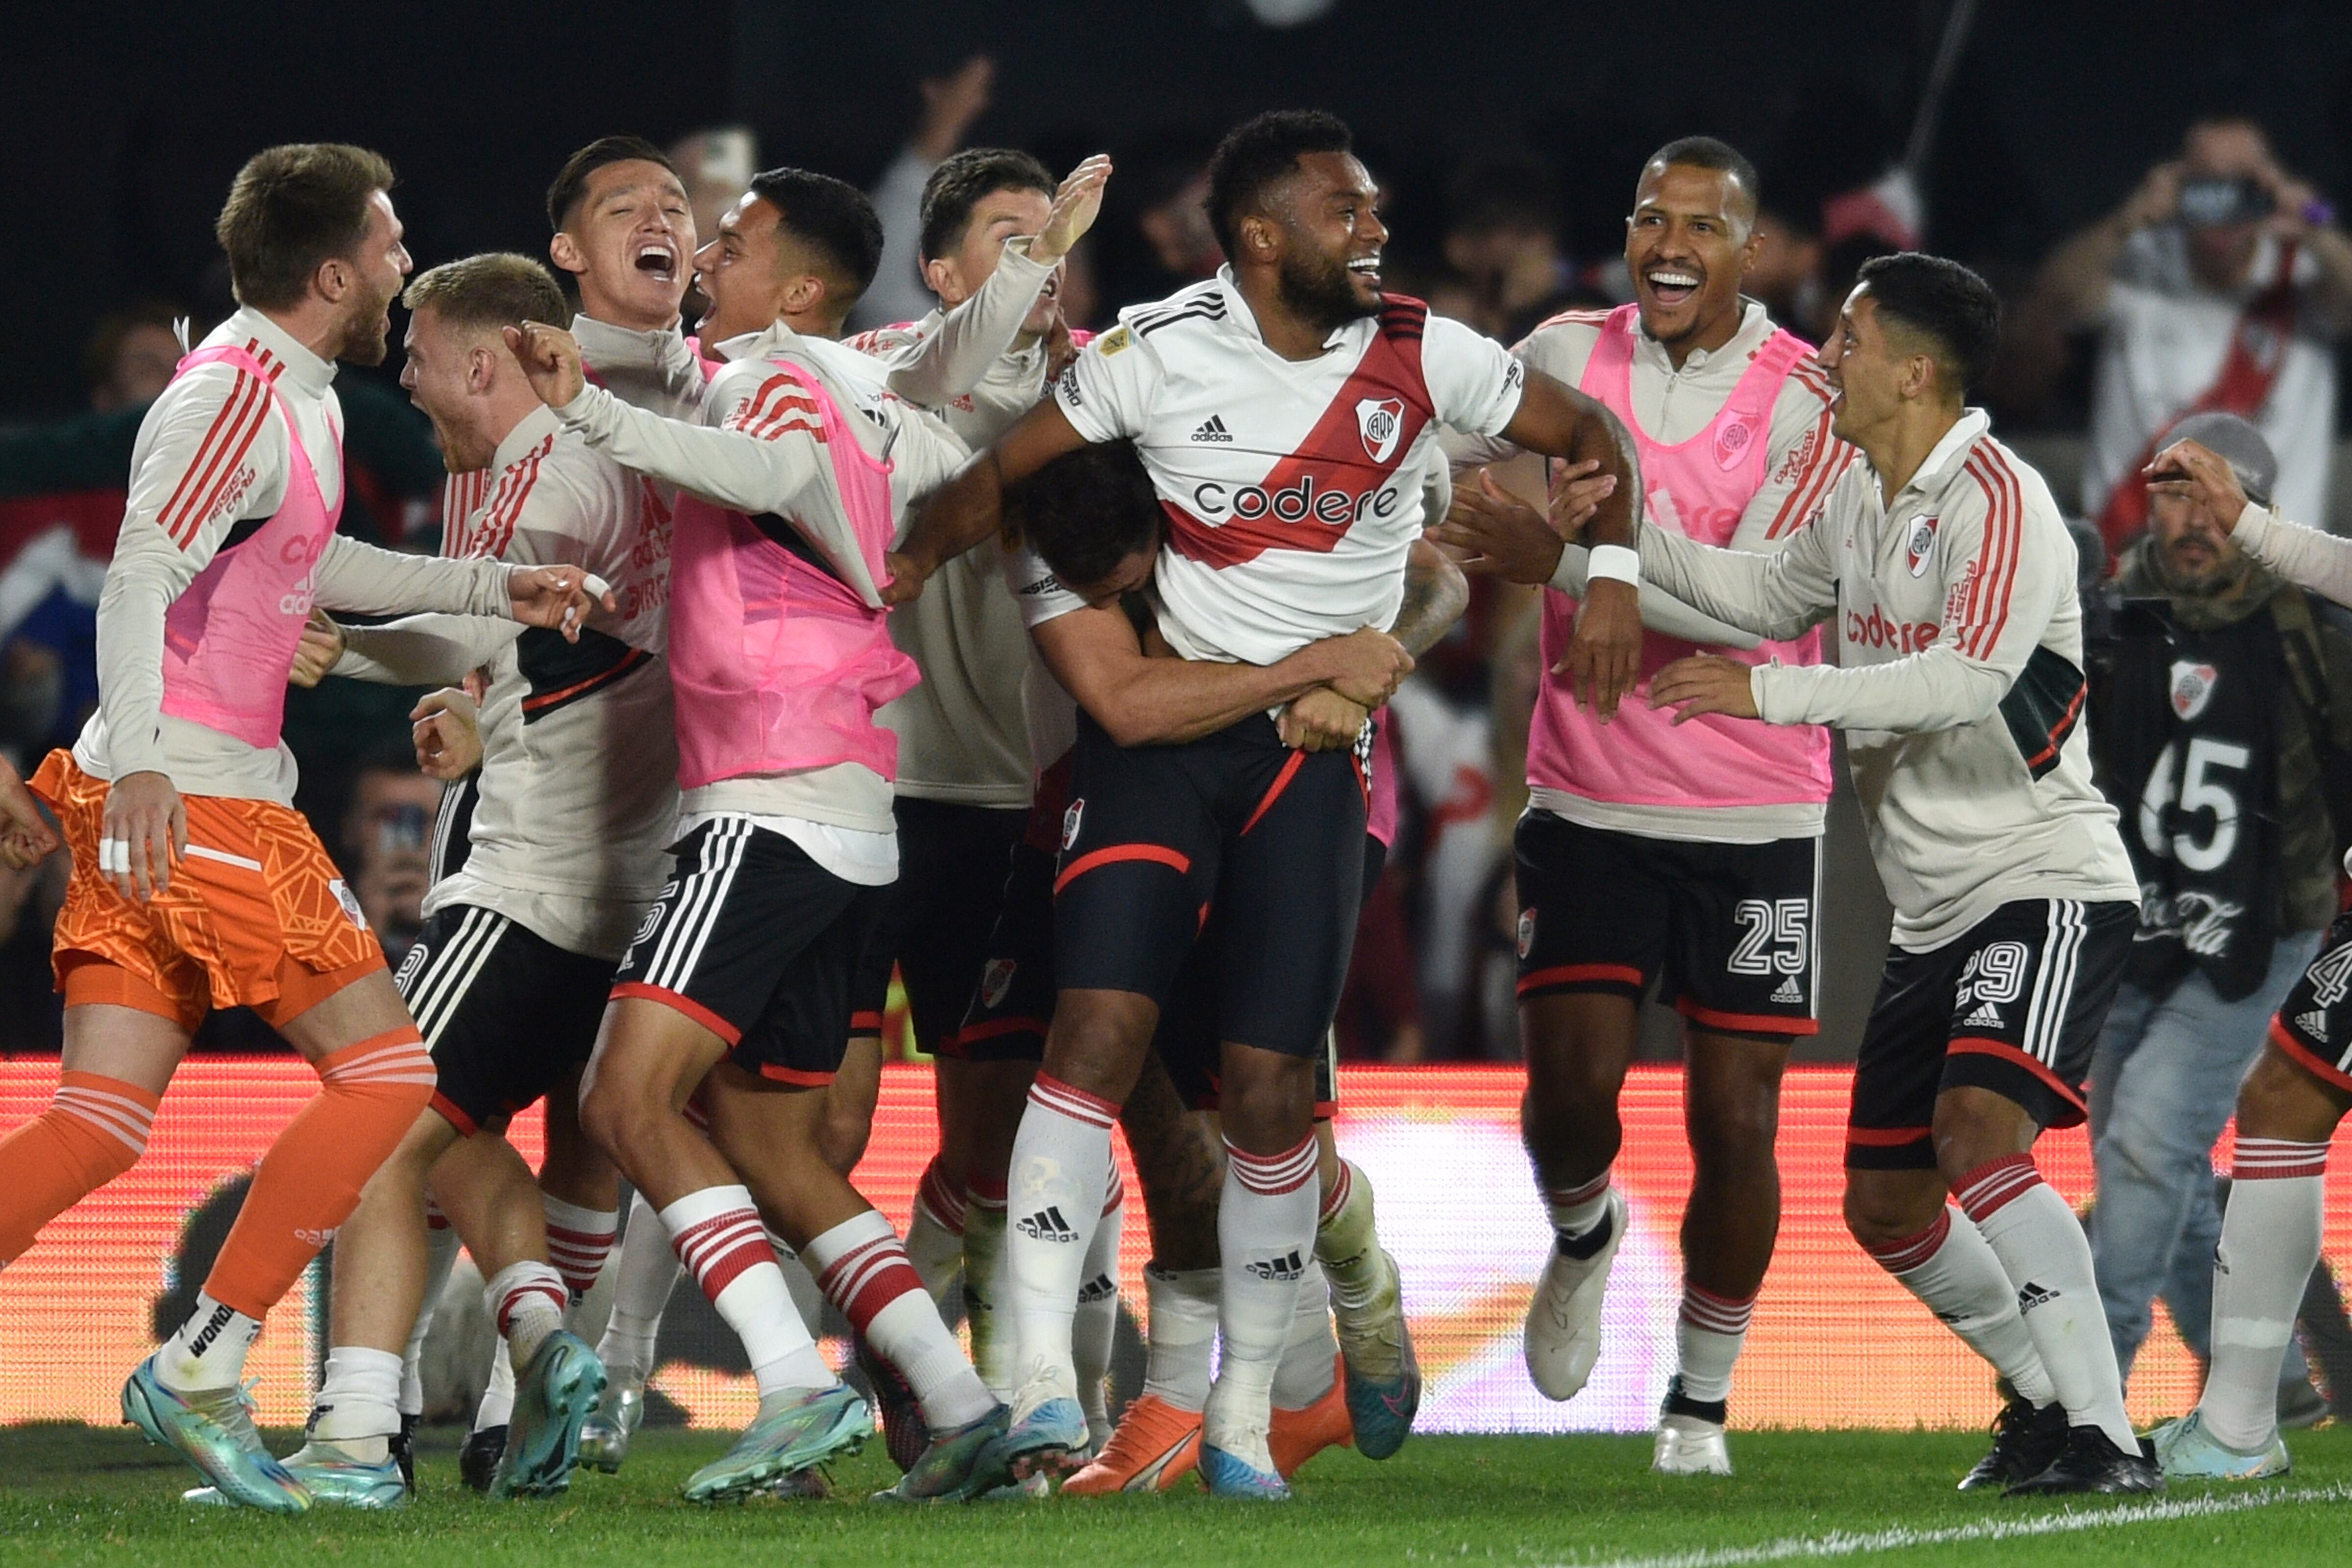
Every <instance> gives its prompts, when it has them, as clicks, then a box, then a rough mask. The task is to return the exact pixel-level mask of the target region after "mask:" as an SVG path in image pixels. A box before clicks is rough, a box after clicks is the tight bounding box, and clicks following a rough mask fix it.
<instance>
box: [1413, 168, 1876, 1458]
mask: <svg viewBox="0 0 2352 1568" xmlns="http://www.w3.org/2000/svg"><path fill="white" fill-rule="evenodd" d="M1756 200H1757V190H1756V171H1755V169H1754V167H1753V166H1752V165H1750V164H1749V163H1748V160H1747V159H1745V158H1743V157H1741V156H1740V155H1739V153H1738V152H1736V151H1734V150H1733V149H1732V148H1730V147H1727V146H1726V145H1725V144H1724V143H1722V142H1720V141H1713V140H1711V139H1709V138H1706V137H1692V138H1688V139H1685V140H1684V141H1675V142H1671V143H1669V144H1668V145H1666V146H1665V147H1663V148H1661V149H1659V151H1658V152H1657V153H1656V154H1655V155H1654V156H1653V157H1652V158H1651V159H1650V161H1649V162H1648V163H1646V164H1645V165H1643V170H1642V177H1641V180H1640V183H1639V184H1638V185H1637V186H1636V187H1635V190H1634V193H1633V215H1632V216H1631V217H1629V218H1628V219H1627V220H1626V225H1625V267H1626V270H1627V271H1628V272H1629V273H1630V274H1631V275H1632V277H1633V292H1634V296H1635V300H1634V303H1633V304H1631V305H1626V306H1622V307H1621V308H1618V309H1616V310H1613V311H1608V312H1600V311H1571V312H1570V313H1568V314H1567V315H1564V316H1559V317H1555V318H1553V319H1551V320H1549V321H1547V322H1545V323H1544V324H1543V325H1542V326H1540V327H1538V328H1537V329H1536V330H1535V331H1534V332H1532V333H1530V334H1529V335H1528V339H1527V340H1526V341H1525V342H1523V343H1521V344H1520V345H1519V346H1518V348H1517V350H1515V352H1517V354H1518V356H1519V357H1520V359H1522V360H1523V361H1526V362H1527V363H1528V365H1529V366H1530V367H1531V368H1533V369H1536V370H1539V371H1545V372H1546V373H1548V374H1549V375H1551V376H1554V377H1556V378H1557V379H1559V381H1561V382H1566V383H1568V384H1570V385H1571V386H1580V387H1581V388H1582V389H1583V390H1584V391H1585V392H1588V393H1590V394H1591V396H1593V397H1595V398H1598V399H1599V400H1600V401H1601V402H1604V403H1606V404H1607V405H1608V406H1609V408H1610V410H1611V412H1612V413H1615V414H1616V415H1617V417H1618V418H1619V419H1620V420H1622V421H1623V422H1624V423H1625V425H1626V427H1627V429H1629V430H1630V431H1632V432H1633V439H1634V441H1635V442H1636V443H1637V444H1638V446H1639V451H1640V455H1641V463H1642V481H1643V484H1644V485H1645V486H1648V490H1649V494H1648V497H1647V502H1648V505H1647V507H1646V508H1645V510H1646V512H1647V515H1648V516H1649V517H1650V518H1651V519H1652V520H1653V521H1654V522H1655V523H1656V524H1657V525H1658V526H1659V527H1660V528H1669V529H1673V530H1675V531H1676V532H1678V533H1681V534H1683V535H1684V536H1685V537H1686V538H1696V539H1697V540H1699V541H1700V542H1701V543H1703V544H1710V545H1720V546H1726V547H1727V548H1730V549H1738V550H1746V551H1750V552H1754V553H1758V554H1764V555H1769V554H1772V553H1774V552H1776V551H1778V550H1780V549H1783V548H1784V547H1785V546H1786V545H1787V544H1788V542H1789V541H1790V539H1791V538H1794V537H1795V536H1796V534H1797V532H1798V530H1799V529H1801V528H1803V527H1804V526H1805V525H1806V524H1807V523H1808V522H1809V521H1811V517H1812V516H1813V513H1814V511H1815V509H1816V508H1818V507H1819V506H1820V505H1821V502H1822V497H1824V496H1826V495H1827V494H1828V493H1829V489H1830V486H1832V484H1834V483H1835V482H1836V479H1837V476H1838V474H1839V473H1840V472H1841V471H1842V470H1843V467H1844V465H1845V464H1846V462H1847V461H1848V459H1849V458H1850V457H1851V456H1852V454H1853V448H1851V447H1849V446H1847V445H1846V444H1844V443H1843V442H1840V441H1838V440H1836V439H1835V438H1834V437H1833V436H1832V434H1830V413H1829V389H1828V387H1827V385H1826V383H1825V382H1823V380H1822V371H1821V368H1820V367H1819V366H1818V365H1816V364H1814V363H1813V362H1812V361H1811V350H1810V349H1808V348H1807V346H1806V345H1805V344H1804V343H1803V342H1802V341H1801V340H1799V339H1797V338H1795V337H1792V336H1791V335H1790V334H1789V333H1787V332H1784V331H1780V330H1779V329H1776V328H1775V327H1774V326H1773V325H1772V323H1771V321H1770V320H1769V319H1768V318H1767V317H1766V315H1765V313H1764V308H1763V307H1762V306H1761V305H1759V304H1757V303H1756V302H1755V301H1754V300H1752V299H1747V298H1742V296H1741V294H1740V291H1739V288H1740V280H1741V278H1742V277H1744V276H1745V274H1746V272H1747V269H1748V267H1749V265H1750V264H1751V263H1752V262H1753V261H1754V259H1755V256H1756V251H1757V246H1758V243H1759V241H1758V235H1757V233H1756ZM1473 450H1475V449H1470V448H1466V447H1465V450H1462V451H1457V453H1456V455H1457V457H1460V456H1465V455H1472V452H1473ZM1476 455H1481V456H1485V455H1496V456H1499V455H1503V454H1502V453H1500V452H1493V453H1491V454H1490V453H1487V452H1478V453H1476ZM1504 504H1505V503H1503V502H1502V501H1501V500H1500V499H1499V498H1498V493H1497V492H1496V490H1495V489H1494V486H1493V482H1492V481H1491V480H1488V479H1486V477H1485V476H1483V475H1482V476H1479V477H1478V479H1477V481H1476V482H1475V483H1464V484H1461V485H1458V486H1456V488H1455V494H1454V506H1455V507H1457V508H1466V509H1471V510H1475V509H1478V508H1481V507H1497V506H1501V505H1504ZM1583 567H1584V562H1583V560H1582V559H1580V552H1572V551H1564V552H1562V555H1561V571H1560V573H1559V576H1557V577H1556V578H1555V579H1554V580H1553V581H1552V583H1551V584H1550V586H1551V587H1552V588H1553V589H1554V590H1556V591H1553V592H1549V593H1547V594H1545V595H1544V625H1543V653H1544V660H1545V664H1547V666H1549V664H1551V663H1552V662H1553V661H1554V660H1556V659H1558V658H1559V655H1560V653H1561V651H1562V650H1563V649H1564V648H1565V646H1566V644H1567V642H1568V637H1569V634H1570V626H1571V617H1572V615H1573V613H1574V604H1575V601H1574V599H1573V598H1572V597H1570V596H1571V595H1576V594H1580V593H1581V592H1582V591H1583V589H1584V578H1583ZM1647 597H1649V596H1646V595H1645V598H1647ZM1657 597H1658V598H1660V599H1661V600H1663V599H1664V596H1663V595H1660V596H1657ZM1651 608H1653V607H1651V606H1647V605H1645V610H1648V609H1651ZM1690 651H1691V643H1688V642H1686V641H1684V640H1683V639H1682V638H1680V637H1670V636H1667V635H1665V634H1663V633H1661V632H1656V631H1653V632H1650V634H1649V635H1648V637H1647V638H1646V639H1645V640H1644V643H1643V661H1642V667H1643V671H1644V673H1645V674H1652V673H1654V672H1656V671H1657V670H1659V669H1661V668H1663V667H1664V666H1665V665H1666V664H1669V663H1671V662H1672V661H1673V660H1675V658H1677V657H1679V656H1680V655H1682V654H1683V653H1688V652H1690ZM1736 657H1737V658H1738V660H1739V662H1741V663H1745V664H1765V663H1769V662H1774V661H1779V662H1782V663H1787V664H1797V665H1811V664H1819V663H1821V633H1820V632H1819V631H1818V630H1815V631H1808V632H1804V633H1803V634H1802V635H1801V637H1799V638H1797V639H1795V640H1793V641H1790V642H1785V643H1766V644H1763V645H1760V646H1758V647H1756V648H1755V649H1754V651H1753V652H1749V653H1740V654H1738V655H1736ZM1528 790H1529V805H1528V811H1527V814H1526V815H1525V816H1523V817H1521V818H1520V819H1519V824H1518V831H1517V854H1518V878H1517V881H1518V896H1519V932H1518V935H1519V985H1518V992H1519V1019H1520V1028H1521V1030H1522V1031H1523V1033H1524V1035H1525V1040H1526V1051H1527V1060H1528V1092H1527V1099H1526V1101H1525V1103H1524V1104H1523V1106H1522V1108H1521V1112H1520V1115H1521V1133H1522V1135H1523V1136H1524V1137H1525V1138H1526V1140H1527V1145H1528V1154H1529V1155H1530V1156H1531V1157H1532V1158H1533V1160H1534V1162H1535V1167H1536V1178H1537V1181H1538V1184H1539V1185H1540V1186H1541V1188H1542V1190H1543V1194H1544V1199H1545V1203H1546V1205H1547V1206H1548V1207H1549V1209H1550V1211H1551V1218H1552V1225H1553V1228H1554V1231H1555V1233H1556V1239H1555V1243H1554V1245H1553V1247H1552V1249H1551V1253H1550V1257H1549V1260H1547V1261H1546V1263H1545V1266H1544V1272H1543V1278H1542V1280H1541V1281H1540V1282H1539V1283H1538V1286H1537V1288H1536V1293H1535V1298H1534V1300H1533V1301H1530V1302H1529V1303H1528V1322H1527V1359H1528V1373H1529V1375H1531V1376H1532V1377H1533V1378H1534V1380H1535V1385H1536V1386H1537V1388H1538V1389H1539V1390H1541V1391H1542V1392H1543V1394H1544V1395H1545V1396H1547V1397H1549V1398H1553V1399H1567V1398H1570V1397H1572V1396H1575V1394H1576V1393H1577V1392H1578V1391H1579V1390H1580V1389H1581V1388H1582V1387H1583V1386H1584V1384H1585V1380H1586V1379H1587V1378H1588V1377H1589V1376H1590V1375H1591V1372H1592V1365H1593V1362H1594V1359H1595V1357H1596V1356H1597V1355H1598V1354H1599V1353H1600V1349H1601V1297H1602V1294H1603V1292H1604V1291H1605V1290H1606V1287H1607V1284H1608V1279H1609V1266H1610V1262H1611V1260H1612V1259H1613V1258H1614V1256H1615V1255H1616V1251H1617V1247H1618V1244H1619V1242H1620V1241H1621V1240H1622V1238H1623V1234H1624V1228H1625V1218H1626V1216H1625V1200H1624V1198H1623V1197H1621V1196H1619V1194H1618V1193H1617V1191H1616V1189H1615V1188H1614V1187H1613V1186H1612V1185H1611V1183H1610V1168H1611V1165H1612V1161H1613V1160H1614V1159H1615V1157H1616V1155H1617V1152H1618V1149H1619V1147H1620V1145H1622V1142H1623V1138H1624V1130H1623V1128H1622V1125H1621V1124H1619V1122H1618V1119H1617V1095H1618V1092H1619V1090H1620V1089H1621V1088H1622V1086H1623V1083H1624V1081H1625V1069H1626V1066H1627V1064H1628V1063H1629V1062H1631V1061H1633V1048H1634V1045H1635V1043H1636V1041H1637V1037H1638V1036H1639V1034H1640V1025H1641V1012H1640V1009H1641V1004H1642V997H1643V993H1644V992H1645V991H1646V990H1647V989H1648V988H1649V987H1650V984H1651V982H1652V981H1653V980H1654V979H1656V978H1657V977H1658V976H1659V974H1660V972H1661V971H1662V970H1663V971H1664V975H1665V986H1664V992H1665V999H1666V1000H1668V1001H1670V1002H1672V1003H1673V1004H1674V1006H1675V1009H1676V1010H1678V1011H1679V1012H1681V1013H1682V1014H1683V1016H1684V1019H1685V1029H1686V1030H1687V1033H1688V1037H1689V1050H1688V1055H1687V1061H1688V1068H1687V1071H1688V1074H1689V1078H1690V1083H1689V1091H1688V1092H1689V1107H1688V1111H1689V1114H1688V1117H1687V1122H1688V1127H1689V1133H1690V1139H1691V1154H1692V1163H1693V1167H1694V1179H1693V1184H1692V1191H1691V1197H1690V1206H1689V1207H1688V1208H1687V1209H1686V1210H1685V1218H1684V1221H1683V1254H1684V1257H1683V1304H1682V1313H1681V1317H1680V1319H1679V1321H1678V1322H1677V1323H1676V1325H1675V1348H1676V1351H1677V1353H1678V1354H1677V1368H1676V1371H1675V1375H1674V1377H1673V1379H1672V1380H1671V1381H1670V1382H1669V1383H1668V1384H1667V1386H1666V1398H1665V1406H1664V1410H1663V1411H1662V1412H1661V1413H1660V1416H1659V1420H1658V1434H1657V1444H1656V1452H1655V1457H1654V1468H1655V1469H1659V1470H1662V1471H1665V1472H1668V1473H1672V1474H1692V1473H1697V1472H1710V1473H1715V1474H1725V1473H1728V1471H1729V1470H1730V1468H1731V1460H1730V1457H1729V1455H1728V1453H1727V1451H1726V1448H1725V1446H1724V1437H1723V1421H1724V1405H1725V1401H1726V1400H1727V1398H1728V1397H1729V1396H1730V1392H1731V1372H1732V1364H1733V1363H1734V1361H1735V1360H1736V1359H1737V1358H1738V1354H1739V1347H1740V1344H1741V1343H1742V1342H1743V1341H1744V1340H1745V1338H1746V1337H1747V1332H1748V1315H1749V1313H1750V1312H1751V1311H1752V1310H1753V1308H1754V1306H1755V1301H1756V1291H1757V1288H1758V1286H1759V1285H1760V1284H1761V1283H1762V1281H1763V1278H1764V1269H1765V1265H1766V1264H1768V1263H1769V1261H1770V1260H1771V1257H1772V1243H1773V1239H1774V1238H1775V1236H1776V1234H1777V1233H1778V1230H1779V1228H1780V1172H1779V1169H1778V1167H1777V1166H1775V1164H1774V1163H1773V1158H1772V1139H1773V1134H1774V1131H1775V1129H1776V1126H1777V1124H1778V1118H1777V1109H1778V1103H1779V1096H1780V1071H1781V1069H1782V1067H1783V1066H1784V1065H1785V1064H1786V1062H1787V1061H1788V1051H1789V1044H1790V1040H1794V1039H1796V1038H1798V1037H1800V1036H1803V1035H1809V1034H1811V1033H1812V1032H1814V1030H1815V1029H1816V1027H1817V1025H1816V1023H1815V1014H1816V1006H1815V996H1814V959H1815V953H1816V950H1817V949H1816V944H1815V942H1814V938H1813V921H1814V918H1815V915H1816V911H1815V909H1814V901H1815V898H1816V895H1817V893H1818V890H1819V888H1820V885H1821V835H1822V822H1823V819H1824V817H1825V815H1826V808H1827V802H1828V800H1829V793H1830V756H1829V735H1828V732H1827V731H1826V730H1823V729H1822V728H1821V727H1818V726H1814V725H1799V726H1792V727H1788V728H1777V729H1764V728H1759V727H1757V726H1755V725H1749V724H1742V723H1739V722H1738V721H1737V720H1734V719H1728V718H1721V717H1706V718H1702V719H1699V720H1697V721H1696V722H1695V723H1692V724H1689V725H1687V726H1679V727H1678V726H1676V725H1675V724H1674V723H1673V722H1672V718H1671V716H1669V715H1667V714H1665V713H1662V712H1658V711H1654V710H1650V709H1638V710H1633V711H1629V712H1623V713H1620V714H1619V715H1618V716H1617V719H1616V721H1615V722H1614V723H1613V724H1612V725H1609V726H1607V727H1603V726H1602V725H1601V723H1600V721H1599V720H1598V719H1597V718H1595V717H1594V716H1592V715H1591V714H1590V713H1588V712H1586V711H1585V710H1583V709H1580V708H1579V707H1578V706H1576V705H1575V703H1574V702H1572V701H1571V700H1570V696H1569V694H1568V691H1567V689H1566V685H1565V684H1564V683H1563V682H1561V681H1560V680H1559V678H1558V677H1550V678H1548V679H1547V680H1546V682H1545V684H1544V686H1543V689H1542V692H1541V695H1538V698H1537V702H1536V710H1535V721H1534V725H1533V727H1532V729H1531V731H1530V733H1529V737H1528ZM1597 887H1607V888H1609V889H1611V890H1612V894H1613V896H1612V897H1611V898H1609V899H1607V900H1595V899H1594V898H1592V897H1591V892H1592V890H1593V889H1594V888H1597Z"/></svg>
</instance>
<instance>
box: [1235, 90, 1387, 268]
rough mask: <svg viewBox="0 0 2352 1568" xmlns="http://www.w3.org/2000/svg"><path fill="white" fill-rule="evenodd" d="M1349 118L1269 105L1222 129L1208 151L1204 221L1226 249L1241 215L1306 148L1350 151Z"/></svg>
mask: <svg viewBox="0 0 2352 1568" xmlns="http://www.w3.org/2000/svg"><path fill="white" fill-rule="evenodd" d="M1355 145H1356V142H1355V137H1354V135H1353V134H1352V133H1351V132H1350V131H1349V130H1348V122H1347V121H1346V120H1341V119H1340V118H1339V116H1338V115H1336V114H1326V113H1324V112H1323V111H1322V110H1319V109H1276V110H1268V111H1266V112H1265V113H1264V114H1261V115H1258V116H1256V117H1255V119H1251V120H1243V121H1242V122H1241V123H1240V124H1239V125H1236V126H1234V128H1233V129H1232V130H1231V131H1227V132H1226V133H1225V139H1224V140H1223V141H1220V142H1218V143H1217V150H1216V152H1213V153H1211V154H1210V155H1209V199H1208V202H1207V207H1208V211H1209V227H1210V228H1211V229H1212V230H1213V231H1215V234H1216V236H1217V243H1218V244H1219V245H1220V246H1223V247H1224V251H1225V255H1226V256H1228V257H1230V256H1233V255H1234V234H1235V233H1236V232H1237V231H1238V230H1239V228H1240V226H1241V221H1242V219H1243V218H1244V216H1246V215H1247V214H1248V213H1249V212H1250V211H1251V210H1252V209H1253V208H1255V207H1256V206H1257V205H1258V204H1259V203H1260V202H1261V201H1263V200H1264V199H1265V190H1266V187H1267V186H1269V185H1272V184H1275V183H1277V182H1279V181H1282V180H1285V179H1287V178H1288V177H1289V176H1290V175H1291V174H1293V173H1295V172H1297V169H1298V160H1299V159H1300V158H1302V157H1304V156H1305V155H1307V153H1310V152H1354V151H1355Z"/></svg>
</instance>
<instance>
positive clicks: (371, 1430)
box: [310, 1345, 400, 1465]
mask: <svg viewBox="0 0 2352 1568" xmlns="http://www.w3.org/2000/svg"><path fill="white" fill-rule="evenodd" d="M399 1400H400V1357H399V1356H398V1355H396V1354H394V1353H392V1352H391V1351H388V1350H368V1349H365V1348H364V1347H362V1346H358V1345H339V1346H337V1347H336V1348H335V1349H333V1350H331V1351H329V1352H328V1353H327V1369H326V1372H325V1374H324V1375H321V1376H320V1380H319V1397H318V1400H317V1401H316V1403H314V1404H313V1405H312V1406H310V1440H311V1441H312V1442H314V1443H332V1444H333V1445H334V1446H335V1447H336V1448H338V1449H340V1450H341V1451H342V1452H343V1453H344V1454H346V1455H348V1456H350V1457H351V1458H354V1459H356V1460H358V1461H359V1462H360V1463H362V1464H363V1465H380V1464H383V1462H384V1461H385V1460H386V1459H388V1458H391V1457H392V1449H391V1445H390V1444H389V1442H387V1441H386V1439H388V1438H389V1437H392V1435H393V1434H394V1433H395V1432H397V1431H399V1430H400V1411H399V1408H398V1406H399Z"/></svg>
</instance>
